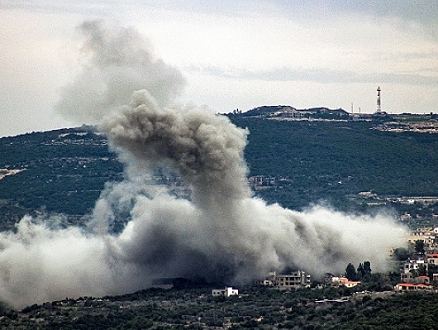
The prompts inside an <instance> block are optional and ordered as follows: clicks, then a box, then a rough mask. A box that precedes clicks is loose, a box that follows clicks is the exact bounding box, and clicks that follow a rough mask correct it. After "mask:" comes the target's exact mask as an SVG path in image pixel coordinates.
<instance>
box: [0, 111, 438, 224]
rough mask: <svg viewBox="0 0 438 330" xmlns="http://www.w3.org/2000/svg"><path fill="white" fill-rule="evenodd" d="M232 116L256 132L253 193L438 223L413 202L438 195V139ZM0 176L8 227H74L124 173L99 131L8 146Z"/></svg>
mask: <svg viewBox="0 0 438 330" xmlns="http://www.w3.org/2000/svg"><path fill="white" fill-rule="evenodd" d="M230 118H231V120H232V121H233V122H234V123H235V124H236V125H238V126H241V127H245V128H248V130H249V132H250V133H249V135H248V145H247V147H246V149H245V158H246V161H247V163H248V167H249V176H251V177H254V176H259V178H258V179H257V178H255V179H256V180H259V181H258V184H254V186H253V187H254V190H255V192H256V194H258V195H260V196H262V197H263V198H265V199H266V200H268V201H269V202H278V203H280V204H282V205H283V206H286V207H289V208H293V209H301V208H304V207H306V206H308V205H309V204H310V203H316V202H318V201H321V200H324V201H326V202H327V201H328V202H329V203H331V204H333V205H334V206H336V207H338V208H340V209H342V210H355V211H357V210H359V211H364V210H368V209H369V208H370V207H371V206H372V205H377V206H379V207H380V206H382V205H385V206H389V207H391V208H395V209H396V210H397V211H398V212H399V213H400V214H405V213H410V214H411V215H413V220H412V219H411V220H412V223H413V224H418V221H416V220H418V219H420V220H422V221H423V223H424V224H434V223H435V222H436V221H437V219H436V217H434V214H438V203H436V202H435V201H434V199H430V200H429V201H432V202H429V203H428V204H427V205H425V204H422V203H417V202H415V203H413V204H412V203H407V202H406V200H407V198H412V197H415V196H429V197H430V196H432V197H433V196H437V195H438V172H437V171H436V168H438V134H428V133H418V132H413V131H402V132H393V131H385V130H377V129H375V128H376V125H377V124H379V123H376V122H370V121H358V122H355V121H277V120H265V119H259V118H254V117H253V118H246V117H244V116H239V115H237V116H236V115H234V116H233V115H232V116H230ZM0 178H1V179H0V221H1V228H2V229H11V228H13V225H14V223H16V222H17V221H18V220H19V219H20V218H21V217H22V216H23V215H24V214H26V213H29V214H32V215H36V214H39V213H41V212H49V213H56V214H58V213H62V214H66V215H67V216H66V217H62V218H61V221H62V222H63V223H64V224H65V225H69V224H71V223H78V222H80V221H82V220H81V217H82V216H83V215H84V214H86V213H88V212H90V211H91V209H92V208H93V206H94V202H95V201H96V199H97V198H98V196H99V194H100V192H101V191H102V189H103V187H104V185H105V183H106V182H111V181H118V180H120V179H121V178H122V165H121V164H120V163H119V162H118V161H117V159H116V156H115V155H114V154H113V153H111V152H109V151H108V146H107V143H106V139H105V137H104V136H102V135H100V134H97V133H96V132H94V131H93V130H92V128H90V127H82V128H75V129H63V130H56V131H51V132H39V133H30V134H25V135H20V136H16V137H7V138H1V139H0ZM251 180H252V179H251ZM361 192H362V194H360V193H361ZM363 192H369V193H368V195H364V194H363ZM364 196H365V197H366V198H365V197H364ZM370 196H371V197H372V198H371V200H370ZM397 198H399V199H397ZM400 198H402V199H400ZM403 198H404V199H403ZM417 218H418V219H417Z"/></svg>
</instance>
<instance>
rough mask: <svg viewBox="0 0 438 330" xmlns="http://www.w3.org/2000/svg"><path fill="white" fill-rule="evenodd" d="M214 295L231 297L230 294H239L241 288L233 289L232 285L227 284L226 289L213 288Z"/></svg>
mask: <svg viewBox="0 0 438 330" xmlns="http://www.w3.org/2000/svg"><path fill="white" fill-rule="evenodd" d="M211 294H212V295H213V297H230V296H238V295H239V290H238V289H233V288H232V287H230V286H226V287H225V289H213V290H212V291H211Z"/></svg>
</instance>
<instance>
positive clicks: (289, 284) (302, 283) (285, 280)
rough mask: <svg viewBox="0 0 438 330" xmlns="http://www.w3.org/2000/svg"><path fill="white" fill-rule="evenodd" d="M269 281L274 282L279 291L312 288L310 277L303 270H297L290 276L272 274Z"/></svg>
mask: <svg viewBox="0 0 438 330" xmlns="http://www.w3.org/2000/svg"><path fill="white" fill-rule="evenodd" d="M269 281H271V282H272V284H273V286H274V287H277V288H279V289H291V288H301V287H309V286H310V281H311V280H310V275H309V274H306V272H304V271H302V270H297V271H295V272H292V273H290V274H285V275H277V273H276V272H271V273H270V275H269Z"/></svg>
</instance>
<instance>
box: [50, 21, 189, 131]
mask: <svg viewBox="0 0 438 330" xmlns="http://www.w3.org/2000/svg"><path fill="white" fill-rule="evenodd" d="M78 31H79V33H80V34H81V35H82V37H83V39H84V41H83V46H82V47H81V55H82V57H81V59H82V65H81V72H80V73H79V74H78V76H77V77H76V79H75V81H74V82H73V83H71V84H69V85H67V86H65V87H64V88H63V90H62V98H61V100H60V101H59V102H58V104H57V105H56V109H57V110H58V111H59V112H60V113H61V114H62V115H64V116H65V117H66V118H67V119H70V120H72V121H74V122H75V123H76V124H83V123H86V124H97V123H99V122H100V120H101V118H102V117H103V116H106V115H108V113H110V112H113V111H116V110H117V109H118V107H120V106H121V105H124V104H126V103H127V102H128V101H129V99H130V97H131V94H132V92H133V91H135V90H138V89H142V88H146V89H147V90H148V91H149V92H150V93H152V94H153V95H154V98H155V100H156V101H157V103H158V104H159V105H160V106H164V105H167V104H169V103H170V102H172V101H174V99H175V98H176V97H177V96H178V94H179V93H180V92H181V91H182V89H183V87H184V85H185V79H184V77H183V76H182V74H181V73H180V71H178V70H177V69H176V68H173V67H171V66H169V65H167V64H165V63H164V62H163V61H162V60H161V59H157V58H156V57H155V56H154V54H153V53H152V52H151V51H150V50H149V49H150V48H151V47H150V46H149V45H148V43H147V41H146V40H145V39H144V38H143V37H142V36H141V35H140V34H139V33H138V32H137V31H136V30H134V29H132V28H122V27H119V26H111V25H110V24H108V23H104V22H102V21H87V22H84V23H83V24H82V25H80V26H79V28H78Z"/></svg>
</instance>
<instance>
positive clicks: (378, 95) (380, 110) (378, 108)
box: [377, 86, 382, 113]
mask: <svg viewBox="0 0 438 330" xmlns="http://www.w3.org/2000/svg"><path fill="white" fill-rule="evenodd" d="M381 112H382V107H381V106H380V86H378V87H377V113H381Z"/></svg>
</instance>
